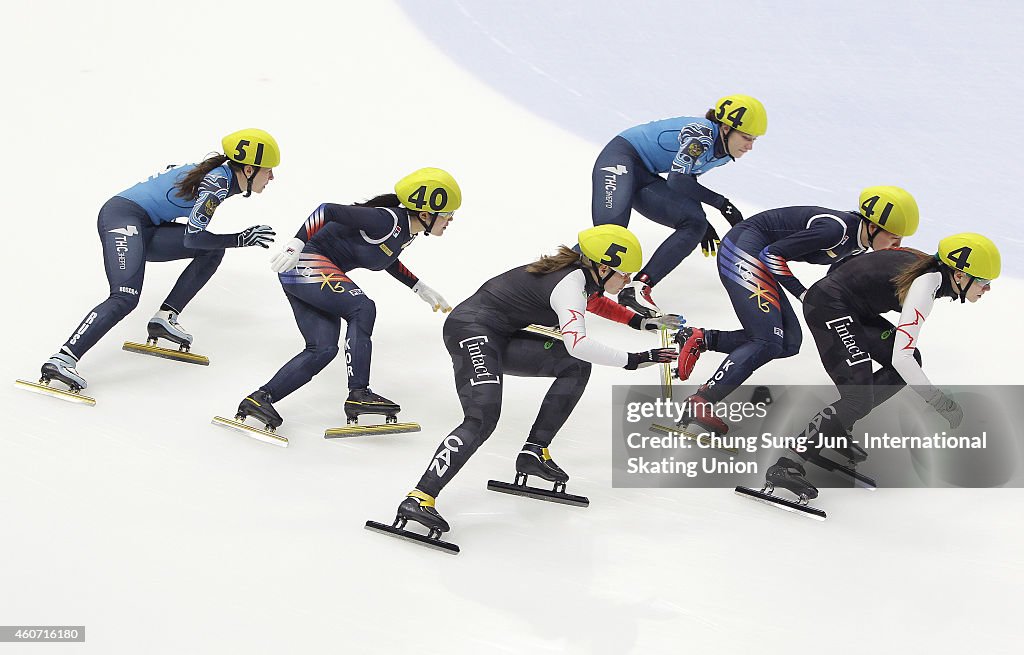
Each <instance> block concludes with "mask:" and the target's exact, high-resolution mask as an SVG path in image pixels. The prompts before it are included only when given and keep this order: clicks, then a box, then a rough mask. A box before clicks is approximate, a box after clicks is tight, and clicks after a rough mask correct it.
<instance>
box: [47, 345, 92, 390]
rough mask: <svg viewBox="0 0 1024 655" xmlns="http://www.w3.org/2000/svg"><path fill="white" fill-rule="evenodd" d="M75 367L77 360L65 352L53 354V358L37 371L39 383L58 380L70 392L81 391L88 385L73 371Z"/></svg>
mask: <svg viewBox="0 0 1024 655" xmlns="http://www.w3.org/2000/svg"><path fill="white" fill-rule="evenodd" d="M77 365H78V360H77V359H75V358H74V357H73V356H71V355H69V354H67V353H65V352H58V353H54V355H53V357H50V359H48V360H46V362H44V363H43V365H42V367H40V369H39V372H40V377H41V380H40V382H49V381H50V380H60V381H61V382H63V383H64V384H66V385H68V387H70V388H71V390H72V391H81V390H82V389H84V388H86V387H87V386H89V385H88V384H86V382H85V378H83V377H82V376H81V375H79V374H78V371H77V370H75V367H76V366H77Z"/></svg>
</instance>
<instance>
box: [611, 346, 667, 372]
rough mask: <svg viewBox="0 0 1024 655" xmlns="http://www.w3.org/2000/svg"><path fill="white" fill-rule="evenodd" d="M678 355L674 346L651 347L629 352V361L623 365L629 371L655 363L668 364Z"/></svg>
mask: <svg viewBox="0 0 1024 655" xmlns="http://www.w3.org/2000/svg"><path fill="white" fill-rule="evenodd" d="M677 357H679V351H677V350H676V349H675V348H652V349H650V350H645V351H644V352H642V353H629V361H628V362H627V363H626V365H625V366H624V367H623V368H625V369H627V370H630V371H635V370H636V369H638V368H645V367H647V366H654V365H655V364H668V363H669V362H674V361H675V360H676V358H677Z"/></svg>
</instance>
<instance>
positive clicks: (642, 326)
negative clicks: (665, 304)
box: [629, 314, 686, 330]
mask: <svg viewBox="0 0 1024 655" xmlns="http://www.w3.org/2000/svg"><path fill="white" fill-rule="evenodd" d="M685 323H686V319H685V318H683V317H682V316H680V315H679V314H662V315H661V316H658V317H656V318H644V317H643V316H641V315H640V314H637V315H636V316H634V317H633V318H631V319H629V327H631V328H633V329H634V330H660V329H661V328H663V327H666V328H668V329H670V330H678V329H680V328H681V327H683V325H684V324H685Z"/></svg>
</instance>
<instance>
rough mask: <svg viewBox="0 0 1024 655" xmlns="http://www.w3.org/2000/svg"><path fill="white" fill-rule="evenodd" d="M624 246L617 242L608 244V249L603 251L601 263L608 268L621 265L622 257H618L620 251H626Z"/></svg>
mask: <svg viewBox="0 0 1024 655" xmlns="http://www.w3.org/2000/svg"><path fill="white" fill-rule="evenodd" d="M626 250H627V248H626V246H620V245H619V244H617V243H614V242H612V243H611V244H610V245H609V246H608V250H605V251H604V259H602V260H601V263H602V264H604V265H605V266H608V267H609V268H618V267H619V266H622V257H619V253H620V252H626Z"/></svg>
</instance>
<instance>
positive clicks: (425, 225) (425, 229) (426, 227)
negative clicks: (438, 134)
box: [416, 212, 437, 237]
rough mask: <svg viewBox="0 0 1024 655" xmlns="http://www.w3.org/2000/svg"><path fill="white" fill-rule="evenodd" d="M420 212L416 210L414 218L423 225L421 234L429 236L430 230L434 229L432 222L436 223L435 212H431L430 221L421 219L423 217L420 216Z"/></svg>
mask: <svg viewBox="0 0 1024 655" xmlns="http://www.w3.org/2000/svg"><path fill="white" fill-rule="evenodd" d="M420 213H421V212H416V220H417V221H419V222H420V225H422V226H423V233H424V234H423V235H424V236H428V237H429V236H430V231H431V230H433V229H434V223H437V214H431V215H430V217H431V218H430V223H427V222H426V221H425V220H423V217H422V216H420Z"/></svg>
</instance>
